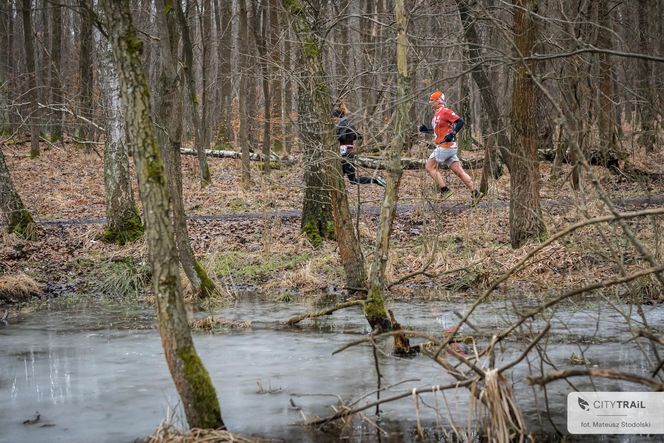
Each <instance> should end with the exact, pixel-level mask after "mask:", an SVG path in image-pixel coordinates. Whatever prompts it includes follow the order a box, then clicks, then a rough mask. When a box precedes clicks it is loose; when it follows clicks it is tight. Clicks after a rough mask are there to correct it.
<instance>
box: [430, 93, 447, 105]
mask: <svg viewBox="0 0 664 443" xmlns="http://www.w3.org/2000/svg"><path fill="white" fill-rule="evenodd" d="M429 101H430V102H439V103H441V104H443V105H444V104H445V94H443V93H442V91H438V90H435V91H433V92H432V93H431V95H430V96H429Z"/></svg>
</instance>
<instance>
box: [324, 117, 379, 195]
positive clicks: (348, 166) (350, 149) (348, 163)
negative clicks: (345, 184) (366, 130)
mask: <svg viewBox="0 0 664 443" xmlns="http://www.w3.org/2000/svg"><path fill="white" fill-rule="evenodd" d="M347 113H348V110H347V109H346V107H345V106H343V105H342V106H339V107H338V108H336V109H335V110H334V111H333V112H332V116H333V117H335V118H336V120H337V138H338V139H339V152H340V153H341V170H342V171H343V173H344V175H345V176H347V177H348V180H350V182H351V183H355V184H360V185H368V184H372V183H373V184H376V185H378V186H382V187H383V188H384V187H385V180H383V178H382V177H376V178H372V177H358V176H357V171H356V169H355V165H354V164H353V159H354V158H355V149H354V146H353V143H354V142H355V140H360V139H361V138H362V135H361V134H360V133H359V132H357V130H356V129H355V127H354V126H353V125H352V124H351V123H350V122H349V121H348V119H347V118H346V114H347Z"/></svg>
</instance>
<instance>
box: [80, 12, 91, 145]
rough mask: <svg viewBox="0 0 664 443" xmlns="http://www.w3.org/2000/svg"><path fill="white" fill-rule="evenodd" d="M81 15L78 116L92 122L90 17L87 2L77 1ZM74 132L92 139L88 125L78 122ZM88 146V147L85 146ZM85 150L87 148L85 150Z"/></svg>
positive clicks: (86, 138) (82, 138)
mask: <svg viewBox="0 0 664 443" xmlns="http://www.w3.org/2000/svg"><path fill="white" fill-rule="evenodd" d="M79 8H80V14H81V34H80V35H79V39H80V58H79V62H78V69H79V71H78V72H79V81H80V86H81V97H80V110H79V114H80V115H81V116H83V117H85V118H87V119H89V120H92V115H93V112H92V106H93V103H92V81H93V75H92V42H93V40H92V17H91V16H90V14H91V13H90V11H88V9H87V0H79ZM79 124H80V126H79V127H78V130H77V131H76V133H77V135H78V137H79V138H80V139H81V140H84V141H85V140H88V139H92V136H93V132H94V131H92V130H91V129H89V127H88V124H87V123H85V122H80V123H79ZM85 146H89V145H85ZM86 149H87V148H86Z"/></svg>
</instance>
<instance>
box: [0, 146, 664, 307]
mask: <svg viewBox="0 0 664 443" xmlns="http://www.w3.org/2000/svg"><path fill="white" fill-rule="evenodd" d="M42 148H43V152H42V155H41V156H40V157H39V158H37V159H33V160H31V159H29V146H27V145H15V146H11V147H9V148H3V149H4V152H5V156H6V161H7V163H8V166H9V168H10V171H11V173H12V175H13V179H14V182H15V186H16V188H17V190H18V191H19V193H20V195H21V197H22V199H23V201H24V203H25V204H26V206H27V208H28V209H29V210H30V211H31V212H32V214H33V216H34V217H35V218H36V219H37V220H40V221H42V223H41V224H40V228H39V239H38V240H37V241H34V242H25V241H21V240H17V239H11V241H5V242H3V245H2V248H1V249H0V271H1V272H2V273H3V274H4V275H16V274H18V273H19V272H23V273H24V274H25V275H27V276H29V277H30V278H32V279H33V280H35V281H36V282H37V284H39V285H41V286H42V287H43V288H45V291H46V294H47V296H54V295H56V296H57V295H60V294H62V293H64V292H67V291H71V292H89V293H100V294H105V293H108V292H109V291H110V290H109V289H108V288H106V289H104V288H100V287H99V285H98V284H97V285H96V286H95V283H99V281H102V280H104V279H106V280H108V281H110V282H112V281H116V282H119V281H122V280H123V278H125V277H126V276H127V275H129V273H133V274H131V275H132V276H133V277H132V279H133V280H132V281H133V282H135V284H132V286H131V290H133V291H135V292H136V291H138V292H141V291H143V292H145V291H144V290H143V289H142V287H141V286H140V285H141V284H145V272H148V271H147V270H145V269H139V268H140V267H141V266H142V265H143V264H144V263H143V261H144V260H143V259H144V254H145V251H144V247H143V245H142V242H141V241H139V242H137V243H134V244H133V245H128V246H117V245H109V244H106V243H103V242H101V241H99V240H98V238H99V234H100V233H101V232H102V230H103V225H102V224H101V223H99V222H95V220H94V219H98V218H101V217H103V216H104V211H105V203H104V188H103V173H102V171H103V167H102V162H101V159H100V158H99V157H98V156H97V155H96V154H94V153H92V154H86V153H84V152H82V151H81V150H80V149H77V148H76V147H74V146H72V145H69V144H67V145H65V146H64V147H57V148H49V147H47V146H42ZM658 156H659V157H663V155H662V154H661V153H658V154H655V155H654V156H652V157H649V160H646V159H644V158H641V157H635V158H636V160H637V163H638V164H639V165H641V166H643V167H645V166H647V165H648V164H657V165H659V164H664V163H663V162H662V160H664V158H659V157H658ZM182 160H183V184H184V198H185V208H186V210H187V213H188V214H189V215H190V216H191V217H192V220H191V221H190V223H189V229H190V236H191V241H192V246H193V248H194V251H195V253H196V255H197V257H198V258H199V259H200V260H201V262H202V264H203V265H204V266H205V267H206V269H207V270H208V271H209V272H210V273H211V274H212V275H213V276H214V278H216V280H217V282H218V285H219V287H220V288H222V289H223V292H224V293H226V294H228V295H230V296H233V295H234V294H236V293H237V292H238V291H244V290H251V291H258V292H262V293H264V294H265V295H268V296H272V297H275V298H277V299H284V300H287V299H291V298H292V297H307V296H311V295H319V294H321V293H332V294H340V293H341V292H342V286H343V274H342V272H343V271H342V268H341V266H340V265H339V260H338V256H337V251H336V245H335V244H334V242H327V243H324V244H323V245H322V246H321V247H319V248H318V249H316V248H314V247H312V245H311V244H309V242H308V241H307V240H306V238H305V237H304V236H302V235H301V234H300V232H299V218H298V217H297V216H293V215H292V214H288V213H285V214H284V215H279V214H280V213H279V212H278V211H288V210H291V211H292V210H294V209H295V210H297V209H300V208H301V206H302V183H303V181H302V166H301V165H298V164H295V165H289V166H283V167H282V168H280V169H278V170H273V171H272V172H271V173H270V174H269V175H263V174H262V173H261V172H260V170H259V169H258V168H257V166H258V165H257V164H252V177H253V180H254V184H253V186H252V188H251V189H250V190H248V191H242V190H241V189H240V186H239V169H238V168H239V161H238V160H224V159H214V158H210V159H209V162H210V167H211V171H212V185H210V186H207V187H205V188H202V189H201V188H200V185H199V180H198V175H197V172H196V159H195V158H194V157H189V156H183V158H182ZM593 171H594V173H595V174H596V175H597V177H598V179H599V181H600V182H601V183H602V185H603V186H604V187H605V189H606V190H607V192H608V194H609V195H610V196H611V198H614V199H619V198H628V197H633V196H643V195H662V194H664V192H662V191H663V190H664V184H662V183H659V182H652V183H643V182H638V181H630V180H628V179H627V178H626V177H623V176H620V175H616V174H613V173H611V172H610V171H608V170H606V169H603V168H599V167H595V168H593ZM564 172H565V173H566V174H568V173H569V172H570V169H569V167H568V166H567V165H565V166H564ZM372 173H373V171H364V172H363V174H364V175H371V174H372ZM470 173H471V175H472V176H473V178H474V179H475V181H476V182H479V174H480V171H479V170H474V171H470ZM540 173H541V177H542V189H541V196H542V202H543V212H544V217H545V220H546V224H547V227H548V231H549V234H550V235H552V234H553V233H555V232H557V231H558V230H560V229H563V228H565V227H566V226H569V225H571V224H573V223H575V222H578V221H580V220H583V219H588V218H592V217H597V216H603V215H607V214H609V212H608V210H607V209H606V206H605V205H604V204H603V203H602V202H601V201H600V200H599V198H598V196H597V195H596V194H595V191H594V190H593V189H592V188H591V186H590V184H589V183H588V182H587V181H586V182H584V183H586V184H585V185H584V186H585V188H584V189H582V190H580V191H578V192H575V191H573V190H572V189H570V187H569V186H568V184H567V182H565V181H562V182H561V181H552V180H550V164H549V163H544V162H543V163H541V167H540ZM444 175H446V177H447V178H448V179H449V182H450V185H451V187H452V188H453V189H454V190H455V194H454V195H453V196H452V197H451V199H449V200H447V201H446V202H445V204H442V205H441V204H440V203H439V202H437V201H436V200H435V192H434V189H433V186H432V183H431V180H430V179H429V178H428V177H427V176H426V174H425V173H424V171H405V173H404V177H403V179H402V183H401V188H400V205H401V207H402V208H405V209H407V210H405V211H403V212H400V213H399V215H398V216H397V218H396V220H395V224H394V234H393V240H392V248H391V256H390V261H389V264H388V268H387V272H386V276H387V283H388V284H389V285H391V286H390V295H391V296H392V297H394V298H410V297H430V298H449V297H472V296H474V295H476V294H478V293H481V291H482V290H484V289H486V288H487V287H488V286H489V285H490V284H491V282H492V281H494V280H495V279H497V278H498V277H500V276H501V275H502V274H503V273H504V272H506V271H507V270H508V269H510V268H511V267H512V266H513V265H514V264H516V263H518V261H519V260H520V259H521V258H522V257H524V256H525V255H526V254H527V253H528V252H529V251H531V250H533V249H534V248H537V247H538V245H537V244H535V243H533V244H528V245H526V246H524V247H522V248H520V249H517V250H514V249H512V248H511V246H510V244H509V223H508V215H509V176H507V175H505V176H503V177H501V178H500V179H499V180H497V181H494V182H491V184H490V192H489V194H488V195H487V196H486V197H485V198H484V200H483V202H482V203H481V204H480V205H479V206H477V207H475V208H469V207H468V202H469V193H468V192H467V191H466V190H464V189H463V188H462V185H461V183H460V182H459V180H458V179H457V178H456V177H453V176H451V174H450V173H449V171H446V172H445V174H444ZM134 185H135V184H134ZM348 191H349V202H350V205H351V207H353V208H354V209H356V210H357V209H358V208H359V214H360V217H359V223H358V226H359V232H360V240H361V242H362V244H363V246H364V251H365V257H366V259H367V263H370V259H371V245H372V243H373V241H374V239H375V230H376V226H377V222H378V213H377V207H378V206H379V205H380V201H381V200H380V199H381V197H382V188H379V187H377V186H371V185H368V186H362V187H360V188H359V189H358V187H357V186H349V188H348ZM358 192H359V194H358ZM136 195H137V194H136ZM358 199H359V202H358ZM619 209H620V210H621V211H624V210H630V209H634V208H631V207H620V208H619ZM243 212H250V213H251V216H242V215H238V216H236V217H234V218H233V219H231V220H228V219H227V220H219V219H217V220H210V219H201V218H196V217H197V216H203V215H219V214H228V213H243ZM54 220H66V222H63V223H54V222H50V223H43V222H44V221H54ZM661 221H662V218H661V217H652V216H651V217H644V218H639V219H632V220H629V221H627V222H626V223H627V225H628V226H629V227H630V229H632V230H633V231H634V232H636V235H637V237H638V238H639V240H640V241H641V242H642V243H643V244H644V245H645V246H646V247H647V248H648V250H650V251H651V253H652V254H653V255H654V256H655V257H656V258H657V259H659V258H660V257H661V256H662V254H664V251H663V250H662V248H663V246H662V243H663V242H662V239H661V238H660V234H659V231H660V224H661ZM76 223H80V224H76ZM528 263H529V264H528V265H527V266H526V267H525V268H524V269H523V270H521V271H519V272H517V273H515V274H514V275H513V276H512V277H510V278H509V279H508V280H507V281H505V282H504V283H502V284H501V285H500V286H499V287H498V290H497V291H496V296H499V297H500V296H504V295H509V296H510V297H514V296H523V297H533V296H541V295H547V294H549V293H552V292H555V291H560V290H564V289H565V288H571V287H578V286H581V285H584V284H587V283H588V282H591V281H601V280H603V279H604V280H605V279H609V278H611V277H615V276H618V275H621V274H622V273H626V274H629V273H630V272H631V271H633V270H635V269H639V268H640V267H643V266H644V264H643V260H642V259H641V258H640V255H639V253H638V252H636V250H635V249H634V247H633V246H632V245H631V244H629V243H628V242H627V241H626V240H625V235H624V232H623V231H622V230H621V228H620V227H618V225H617V224H615V223H605V224H599V225H593V226H589V227H585V228H581V229H579V230H578V231H575V232H574V233H572V234H570V235H568V236H566V237H564V238H562V239H560V241H557V242H554V243H552V244H550V245H548V246H546V247H545V248H544V249H543V250H542V251H540V252H539V253H538V254H537V255H536V256H535V257H533V258H532V259H531V260H530V261H529V262H528ZM120 264H121V265H122V266H125V269H124V270H123V269H121V268H122V266H120ZM109 273H110V274H109ZM113 273H117V275H115V274H113ZM125 279H126V278H125ZM612 291H615V292H616V293H619V291H623V292H622V293H624V288H622V289H615V290H612ZM110 292H112V291H110ZM660 292H661V291H659V290H658V289H657V285H656V284H655V283H654V281H653V279H652V278H651V277H643V278H641V279H639V280H637V281H636V282H634V283H633V284H632V285H631V286H630V290H629V293H630V294H631V296H635V297H643V298H650V299H652V298H655V299H656V298H661V294H660Z"/></svg>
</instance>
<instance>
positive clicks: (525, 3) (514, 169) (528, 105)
mask: <svg viewBox="0 0 664 443" xmlns="http://www.w3.org/2000/svg"><path fill="white" fill-rule="evenodd" d="M514 5H515V6H516V7H515V8H514V34H515V37H514V38H515V42H514V43H515V46H516V48H517V50H518V51H519V55H520V56H521V57H526V56H529V55H531V53H532V50H533V47H534V45H535V41H536V39H537V28H536V23H535V21H534V18H533V16H532V15H531V11H532V10H533V7H534V6H535V5H536V0H516V1H515V2H514ZM533 65H534V64H533V63H532V62H525V61H524V60H522V61H521V62H520V64H519V65H517V66H516V74H515V76H514V85H513V88H514V89H513V93H512V119H511V125H512V130H511V133H512V155H513V158H514V159H515V160H514V161H510V215H509V220H510V241H511V243H512V247H513V248H519V247H521V246H522V245H523V244H524V243H526V242H527V241H529V240H531V239H541V238H542V237H543V236H544V235H545V234H546V226H545V225H544V219H543V217H542V208H541V207H540V201H539V182H540V176H539V169H538V161H537V121H536V116H537V96H538V94H537V91H538V90H537V86H536V85H535V83H534V81H533V80H532V78H531V75H532V73H533V72H534V66H533ZM516 159H518V161H517V160H516Z"/></svg>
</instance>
